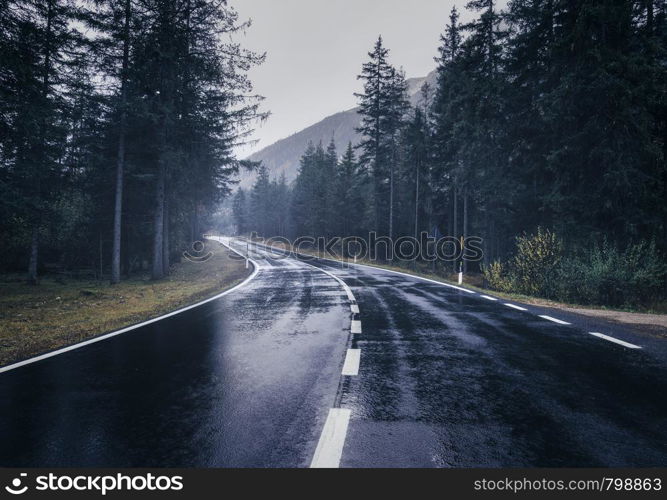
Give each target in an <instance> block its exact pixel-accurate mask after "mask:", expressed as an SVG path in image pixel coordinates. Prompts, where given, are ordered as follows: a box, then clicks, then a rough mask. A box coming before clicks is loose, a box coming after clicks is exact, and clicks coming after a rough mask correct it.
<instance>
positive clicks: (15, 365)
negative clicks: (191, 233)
mask: <svg viewBox="0 0 667 500" xmlns="http://www.w3.org/2000/svg"><path fill="white" fill-rule="evenodd" d="M217 241H220V240H217ZM220 243H221V244H223V245H224V246H226V247H227V248H229V249H230V250H231V251H233V252H236V253H237V254H239V255H241V256H242V257H243V258H245V255H243V254H241V253H240V252H238V251H236V250H234V249H233V248H231V247H230V246H229V245H226V244H225V243H222V241H220ZM248 260H249V261H250V262H252V264H253V266H254V268H255V270H254V271H253V272H252V274H251V275H250V276H248V277H247V278H246V279H245V280H243V281H242V282H241V283H239V284H238V285H236V286H235V287H233V288H230V289H229V290H225V291H224V292H222V293H219V294H218V295H215V296H214V297H210V298H208V299H206V300H202V301H201V302H197V303H196V304H191V305H189V306H187V307H183V308H182V309H177V310H176V311H172V312H170V313H167V314H163V315H162V316H158V317H157V318H152V319H149V320H147V321H143V322H141V323H137V324H136V325H132V326H128V327H126V328H122V329H120V330H116V331H115V332H110V333H106V334H104V335H100V336H99V337H95V338H92V339H89V340H84V341H83V342H79V343H78V344H73V345H70V346H67V347H63V348H62V349H57V350H55V351H51V352H47V353H45V354H40V355H39V356H35V357H34V358H28V359H24V360H23V361H19V362H18V363H13V364H11V365H7V366H3V367H2V368H0V373H5V372H8V371H11V370H15V369H17V368H20V367H22V366H25V365H29V364H31V363H36V362H37V361H42V360H44V359H48V358H52V357H53V356H57V355H59V354H64V353H66V352H69V351H73V350H75V349H80V348H81V347H85V346H87V345H90V344H94V343H96V342H102V341H103V340H107V339H110V338H112V337H116V336H118V335H121V334H123V333H127V332H129V331H132V330H136V329H137V328H141V327H142V326H146V325H150V324H151V323H155V322H157V321H161V320H163V319H167V318H170V317H171V316H176V315H177V314H181V313H183V312H185V311H189V310H190V309H194V308H195V307H199V306H201V305H204V304H207V303H208V302H212V301H214V300H217V299H219V298H220V297H223V296H225V295H227V294H228V293H232V292H234V291H236V290H238V289H239V288H241V287H242V286H244V285H246V284H247V283H248V282H249V281H250V280H252V279H253V278H254V277H255V276H256V275H257V273H258V272H259V266H258V265H257V262H255V261H254V260H252V259H248Z"/></svg>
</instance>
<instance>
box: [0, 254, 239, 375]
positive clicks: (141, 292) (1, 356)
mask: <svg viewBox="0 0 667 500" xmlns="http://www.w3.org/2000/svg"><path fill="white" fill-rule="evenodd" d="M251 272H252V269H245V265H244V262H243V261H242V260H238V259H234V258H232V257H230V252H229V251H228V250H227V249H223V248H219V249H218V248H216V249H214V254H213V256H212V258H211V259H209V260H207V261H206V262H190V261H187V260H185V261H183V262H182V263H179V264H176V265H175V266H174V267H173V268H172V272H171V275H170V276H169V277H168V278H166V279H164V280H160V281H150V280H149V279H148V277H144V278H133V279H129V280H126V281H123V282H121V283H120V284H118V285H114V286H111V285H109V284H108V282H102V281H95V280H82V279H73V278H64V279H55V278H53V277H45V278H44V279H42V281H41V283H40V285H38V286H29V285H27V284H25V283H24V280H23V276H18V275H13V276H7V275H5V276H0V366H3V365H6V364H9V363H12V362H15V361H19V360H22V359H26V358H29V357H32V356H35V355H38V354H41V353H44V352H47V351H50V350H53V349H57V348H59V347H63V346H67V345H71V344H74V343H77V342H80V341H82V340H86V339H88V338H91V337H95V336H97V335H100V334H103V333H106V332H110V331H114V330H117V329H120V328H123V327H126V326H130V325H133V324H136V323H140V322H142V321H145V320H147V319H150V318H154V317H157V316H160V315H162V314H165V313H168V312H170V311H173V310H175V309H179V308H181V307H184V306H187V305H190V304H193V303H196V302H199V301H201V300H204V299H206V298H208V297H212V296H214V295H216V294H218V293H220V292H222V291H224V290H226V289H228V288H230V287H232V286H234V285H236V284H238V283H240V282H241V281H243V280H244V279H245V278H246V277H247V276H248V275H249V274H250V273H251Z"/></svg>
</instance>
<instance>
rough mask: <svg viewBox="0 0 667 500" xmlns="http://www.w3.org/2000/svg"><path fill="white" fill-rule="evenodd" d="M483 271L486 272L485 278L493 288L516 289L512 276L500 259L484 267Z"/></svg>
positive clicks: (504, 290)
mask: <svg viewBox="0 0 667 500" xmlns="http://www.w3.org/2000/svg"><path fill="white" fill-rule="evenodd" d="M482 273H484V279H485V280H486V282H487V283H488V286H489V288H491V289H492V290H498V291H500V292H511V291H512V290H513V289H514V284H513V283H512V279H511V277H510V276H508V274H507V272H506V271H505V269H504V267H503V264H502V263H501V262H500V261H499V260H496V261H494V262H492V263H491V264H490V265H489V266H484V267H482Z"/></svg>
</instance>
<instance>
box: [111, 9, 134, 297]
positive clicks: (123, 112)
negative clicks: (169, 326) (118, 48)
mask: <svg viewBox="0 0 667 500" xmlns="http://www.w3.org/2000/svg"><path fill="white" fill-rule="evenodd" d="M130 17H131V3H130V0H125V25H124V27H123V35H124V36H123V38H124V39H123V66H122V70H121V84H120V124H119V131H118V153H117V157H116V193H115V203H114V211H113V247H112V250H111V284H112V285H114V284H116V283H119V282H120V246H121V234H122V219H123V174H124V171H125V134H126V128H127V109H126V107H127V69H128V65H129V56H130Z"/></svg>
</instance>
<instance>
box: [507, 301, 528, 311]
mask: <svg viewBox="0 0 667 500" xmlns="http://www.w3.org/2000/svg"><path fill="white" fill-rule="evenodd" d="M505 305H506V306H507V307H511V308H512V309H516V310H517V311H527V310H528V309H526V308H525V307H521V306H515V305H514V304H510V303H509V302H506V303H505Z"/></svg>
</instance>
